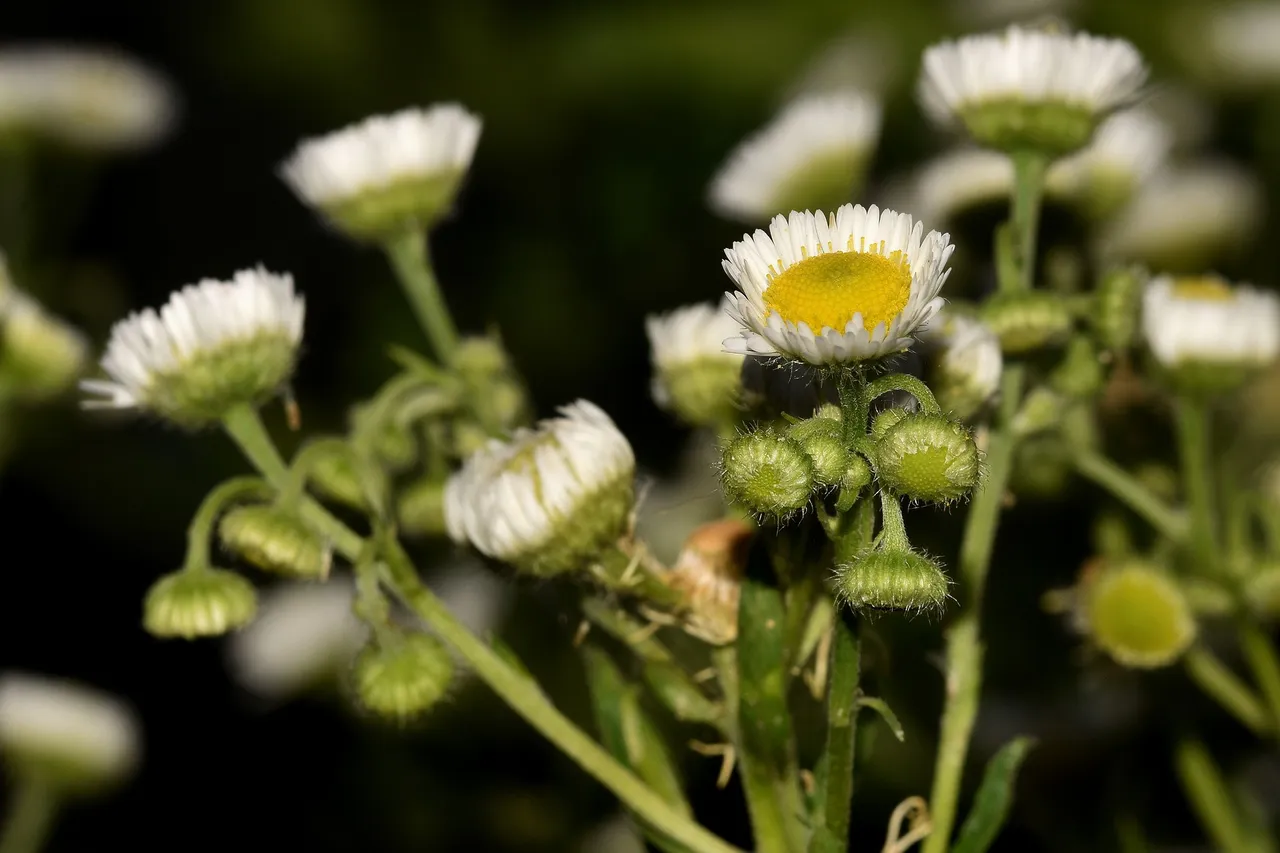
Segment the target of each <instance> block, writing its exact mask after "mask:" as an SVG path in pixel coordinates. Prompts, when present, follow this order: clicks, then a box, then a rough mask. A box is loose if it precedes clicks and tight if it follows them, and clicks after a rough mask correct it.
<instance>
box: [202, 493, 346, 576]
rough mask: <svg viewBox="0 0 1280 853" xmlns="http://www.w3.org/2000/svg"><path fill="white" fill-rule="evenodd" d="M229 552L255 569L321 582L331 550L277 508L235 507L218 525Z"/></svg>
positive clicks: (294, 516)
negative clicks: (255, 567)
mask: <svg viewBox="0 0 1280 853" xmlns="http://www.w3.org/2000/svg"><path fill="white" fill-rule="evenodd" d="M218 536H219V538H220V539H221V540H222V544H223V545H224V546H225V547H226V548H227V550H228V551H230V552H231V553H233V554H235V555H237V556H239V557H242V558H244V559H245V560H246V561H247V562H249V563H251V564H253V565H254V566H257V567H258V568H260V569H262V570H264V571H268V572H273V573H275V574H280V575H284V576H286V577H292V578H298V579H303V580H324V579H325V578H326V577H328V576H329V568H330V566H331V565H332V563H333V549H332V548H331V547H330V545H329V543H327V542H325V540H324V539H323V537H321V536H320V535H319V534H318V533H316V532H315V531H314V530H312V529H311V528H310V527H308V526H307V524H306V522H304V521H303V520H302V519H301V518H300V517H298V515H297V513H295V512H293V511H292V510H289V509H285V508H284V507H279V506H268V505H265V504H255V505H251V506H239V507H236V508H235V509H233V510H231V511H230V512H228V513H227V514H226V515H224V516H223V517H222V520H221V521H220V522H219V523H218Z"/></svg>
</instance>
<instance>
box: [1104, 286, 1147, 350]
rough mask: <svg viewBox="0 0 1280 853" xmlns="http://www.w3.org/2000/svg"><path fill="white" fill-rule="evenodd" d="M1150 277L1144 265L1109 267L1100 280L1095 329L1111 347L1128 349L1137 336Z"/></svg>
mask: <svg viewBox="0 0 1280 853" xmlns="http://www.w3.org/2000/svg"><path fill="white" fill-rule="evenodd" d="M1146 279H1147V276H1146V272H1145V271H1144V270H1142V269H1141V268H1140V267H1123V268H1119V269H1112V270H1108V271H1107V272H1106V273H1104V274H1103V276H1102V278H1101V279H1099V281H1098V289H1097V293H1096V294H1095V298H1094V307H1093V317H1092V320H1093V332H1094V334H1095V335H1097V337H1098V341H1099V342H1100V343H1101V344H1102V345H1103V346H1104V347H1106V348H1107V349H1112V350H1126V349H1128V348H1129V347H1130V346H1132V345H1133V342H1134V340H1135V339H1136V338H1137V336H1138V319H1139V317H1140V315H1141V312H1142V292H1143V289H1144V288H1145V287H1146V284H1147V281H1146Z"/></svg>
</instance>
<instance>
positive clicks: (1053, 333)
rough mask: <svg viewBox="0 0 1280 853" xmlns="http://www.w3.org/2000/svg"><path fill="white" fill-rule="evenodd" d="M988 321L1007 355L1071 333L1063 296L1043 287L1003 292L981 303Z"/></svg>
mask: <svg viewBox="0 0 1280 853" xmlns="http://www.w3.org/2000/svg"><path fill="white" fill-rule="evenodd" d="M981 316H982V320H983V321H984V322H986V324H987V325H988V326H990V327H991V330H992V331H993V332H995V334H996V337H997V338H999V339H1000V348H1001V349H1002V350H1003V351H1004V352H1005V354H1006V355H1018V354H1022V353H1027V352H1031V351H1033V350H1038V349H1042V348H1044V347H1049V346H1053V345H1055V344H1058V343H1060V342H1062V341H1063V340H1065V339H1066V337H1067V335H1069V334H1070V333H1071V323H1072V321H1071V310H1070V309H1069V308H1068V307H1067V304H1066V302H1064V301H1063V299H1062V297H1061V296H1059V295H1057V294H1054V293H1049V292H1047V291H1042V290H1027V291H1018V292H1016V293H1001V294H997V295H996V296H993V297H992V298H991V299H989V300H987V301H986V302H985V303H983V305H982V309H981Z"/></svg>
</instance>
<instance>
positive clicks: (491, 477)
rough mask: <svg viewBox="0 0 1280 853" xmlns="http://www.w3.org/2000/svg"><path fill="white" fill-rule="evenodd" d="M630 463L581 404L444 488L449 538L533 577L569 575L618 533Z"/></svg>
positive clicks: (630, 499)
mask: <svg viewBox="0 0 1280 853" xmlns="http://www.w3.org/2000/svg"><path fill="white" fill-rule="evenodd" d="M635 465H636V460H635V454H634V453H633V452H632V450H631V445H630V443H628V442H627V439H626V436H624V435H623V434H622V433H621V432H620V431H619V430H618V428H617V426H616V425H614V423H613V421H612V420H611V419H610V418H609V416H608V415H606V414H605V413H604V412H603V411H602V410H601V409H600V408H599V407H598V406H596V405H595V404H594V403H590V402H588V401H586V400H579V401H577V402H575V403H571V404H569V405H567V406H563V407H561V409H560V415H559V417H555V418H550V419H548V420H544V421H541V422H540V423H539V424H537V426H536V427H534V428H532V429H528V428H525V429H520V430H517V431H516V433H515V435H514V436H513V437H512V439H511V440H510V441H506V442H504V441H499V440H497V439H494V440H491V441H490V442H489V444H488V445H486V446H485V447H484V448H483V449H481V450H480V451H478V452H476V453H474V454H472V456H471V457H470V458H469V459H468V460H467V462H466V464H465V465H463V467H462V469H461V470H460V471H458V472H457V473H456V474H454V475H453V476H452V477H450V478H449V481H448V483H447V484H446V486H445V495H444V501H445V507H444V515H445V525H446V527H447V528H448V532H449V536H450V537H451V538H452V539H453V540H454V541H455V542H458V543H459V544H470V545H471V546H472V547H473V548H475V549H476V550H477V551H479V552H480V553H481V554H484V555H485V556H487V557H491V558H493V559H497V560H503V561H505V562H508V563H511V564H512V565H514V566H516V568H518V569H521V570H523V571H527V572H529V573H531V574H535V575H542V576H549V575H554V574H560V573H563V572H568V571H572V570H574V569H576V568H580V567H582V566H583V565H585V564H586V563H587V562H588V561H589V560H590V559H592V558H593V557H594V556H595V555H596V554H598V553H600V551H602V550H603V549H604V548H605V547H607V546H608V545H609V544H610V543H612V542H614V541H616V540H617V538H618V537H619V536H621V535H622V534H623V532H624V531H625V528H626V525H627V523H628V518H629V516H630V514H631V509H632V506H633V504H634V497H635V494H634V483H633V480H634V478H635Z"/></svg>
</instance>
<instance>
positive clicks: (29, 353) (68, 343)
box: [0, 256, 89, 401]
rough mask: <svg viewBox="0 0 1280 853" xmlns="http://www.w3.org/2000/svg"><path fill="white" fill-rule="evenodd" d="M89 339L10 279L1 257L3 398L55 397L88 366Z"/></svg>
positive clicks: (0, 377)
mask: <svg viewBox="0 0 1280 853" xmlns="http://www.w3.org/2000/svg"><path fill="white" fill-rule="evenodd" d="M88 356H89V344H88V342H87V341H86V340H85V338H84V335H82V334H80V332H79V331H78V330H76V329H75V328H74V327H72V326H71V325H69V324H67V323H65V322H63V321H62V320H59V319H58V318H57V317H54V316H53V315H52V314H50V313H49V312H47V311H45V310H44V307H43V306H41V305H40V303H39V302H37V301H36V300H34V299H32V298H31V297H30V296H28V295H27V294H25V293H23V292H22V291H20V290H18V289H17V288H16V287H14V286H13V285H12V283H10V282H9V280H8V274H7V272H6V270H5V265H4V258H3V256H0V397H3V396H14V397H17V398H19V399H24V400H32V401H40V400H46V399H48V398H50V397H54V396H56V395H58V394H60V393H62V392H63V391H65V390H66V389H67V388H69V387H70V386H71V385H72V383H74V382H75V380H76V378H77V377H79V376H80V373H81V372H82V371H83V370H84V366H85V363H86V361H87V360H88Z"/></svg>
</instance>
